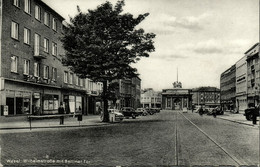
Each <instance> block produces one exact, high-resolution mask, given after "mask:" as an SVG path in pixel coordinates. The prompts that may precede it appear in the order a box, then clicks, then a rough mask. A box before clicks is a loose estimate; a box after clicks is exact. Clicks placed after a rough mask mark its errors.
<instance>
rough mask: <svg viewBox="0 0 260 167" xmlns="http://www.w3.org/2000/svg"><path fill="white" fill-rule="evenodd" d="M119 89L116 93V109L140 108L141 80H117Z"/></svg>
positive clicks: (135, 78)
mask: <svg viewBox="0 0 260 167" xmlns="http://www.w3.org/2000/svg"><path fill="white" fill-rule="evenodd" d="M113 82H118V85H119V88H118V90H117V91H116V92H117V96H118V99H117V101H116V104H115V105H116V106H113V107H115V108H117V109H121V108H122V107H132V108H135V109H136V108H138V107H140V106H141V79H140V78H139V77H134V78H132V79H118V80H115V81H113Z"/></svg>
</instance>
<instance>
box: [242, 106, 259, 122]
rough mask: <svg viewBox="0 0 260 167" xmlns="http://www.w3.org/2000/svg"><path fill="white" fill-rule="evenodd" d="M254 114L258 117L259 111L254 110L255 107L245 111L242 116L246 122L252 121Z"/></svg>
mask: <svg viewBox="0 0 260 167" xmlns="http://www.w3.org/2000/svg"><path fill="white" fill-rule="evenodd" d="M256 110H257V111H256ZM254 113H255V114H256V116H259V109H256V108H255V107H250V108H247V109H245V114H244V116H245V117H246V119H247V120H248V121H252V120H253V115H254Z"/></svg>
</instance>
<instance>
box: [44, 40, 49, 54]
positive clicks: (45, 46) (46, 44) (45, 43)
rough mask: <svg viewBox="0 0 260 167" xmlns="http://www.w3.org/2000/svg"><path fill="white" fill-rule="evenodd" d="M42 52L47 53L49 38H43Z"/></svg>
mask: <svg viewBox="0 0 260 167" xmlns="http://www.w3.org/2000/svg"><path fill="white" fill-rule="evenodd" d="M44 52H47V53H49V40H48V39H47V38H44Z"/></svg>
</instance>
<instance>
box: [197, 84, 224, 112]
mask: <svg viewBox="0 0 260 167" xmlns="http://www.w3.org/2000/svg"><path fill="white" fill-rule="evenodd" d="M192 105H194V106H200V105H202V106H205V107H210V108H214V107H217V106H220V89H218V88H216V87H199V88H194V89H192Z"/></svg>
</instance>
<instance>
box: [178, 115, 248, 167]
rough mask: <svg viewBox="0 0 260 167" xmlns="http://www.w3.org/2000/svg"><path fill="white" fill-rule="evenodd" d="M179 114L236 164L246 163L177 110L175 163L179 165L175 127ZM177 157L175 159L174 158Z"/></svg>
mask: <svg viewBox="0 0 260 167" xmlns="http://www.w3.org/2000/svg"><path fill="white" fill-rule="evenodd" d="M179 114H180V115H181V116H182V117H184V118H185V119H186V120H187V121H188V122H190V124H192V125H193V126H194V127H195V128H196V129H198V130H199V131H200V132H201V133H202V134H203V135H204V136H206V137H207V138H208V139H209V140H210V141H211V142H213V143H214V144H215V145H216V146H217V147H218V148H219V149H220V150H222V151H223V152H224V153H225V154H226V155H227V156H228V157H229V158H230V159H232V160H233V161H234V162H235V163H236V164H237V165H238V166H240V165H248V164H247V163H246V162H244V161H242V160H239V159H238V158H237V157H235V156H234V155H233V154H231V153H230V152H228V151H227V150H226V149H225V148H223V147H222V146H221V145H220V144H219V143H218V142H217V141H216V140H214V139H213V138H212V137H211V136H210V135H209V134H207V133H206V132H205V131H203V130H202V129H201V128H199V127H198V126H197V125H196V124H195V123H194V122H192V121H191V120H190V119H189V118H187V117H186V116H185V115H184V114H182V113H181V112H178V113H177V114H176V119H175V120H176V121H175V122H176V125H175V136H176V145H175V150H176V151H177V152H176V155H175V162H176V165H180V164H179V162H180V161H179V159H178V158H179V157H180V156H179V155H178V154H179V153H178V135H179V134H178V128H177V126H178V125H177V124H178V122H177V117H178V116H177V115H179ZM176 158H177V159H176Z"/></svg>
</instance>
